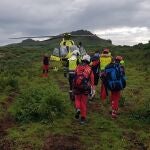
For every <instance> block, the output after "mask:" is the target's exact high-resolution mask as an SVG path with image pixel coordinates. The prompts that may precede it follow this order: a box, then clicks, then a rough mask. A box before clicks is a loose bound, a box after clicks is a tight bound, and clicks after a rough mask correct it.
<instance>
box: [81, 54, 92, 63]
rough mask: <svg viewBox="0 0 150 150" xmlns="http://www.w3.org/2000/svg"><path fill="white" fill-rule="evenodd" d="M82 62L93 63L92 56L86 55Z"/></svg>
mask: <svg viewBox="0 0 150 150" xmlns="http://www.w3.org/2000/svg"><path fill="white" fill-rule="evenodd" d="M82 60H86V61H88V62H90V61H91V57H90V55H87V54H86V55H84V56H83V58H82Z"/></svg>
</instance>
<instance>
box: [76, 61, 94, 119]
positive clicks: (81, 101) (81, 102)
mask: <svg viewBox="0 0 150 150" xmlns="http://www.w3.org/2000/svg"><path fill="white" fill-rule="evenodd" d="M78 67H80V65H78V66H77V68H76V71H75V72H76V73H77V70H78ZM84 68H85V70H84V72H86V74H87V77H88V76H89V84H90V85H91V87H92V88H94V75H93V71H92V70H91V67H90V66H89V65H88V64H86V65H85V66H84ZM88 94H89V92H88V91H85V92H81V91H76V92H75V108H76V109H79V110H80V113H81V118H83V119H85V118H86V116H87V100H88Z"/></svg>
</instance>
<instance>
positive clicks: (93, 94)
mask: <svg viewBox="0 0 150 150" xmlns="http://www.w3.org/2000/svg"><path fill="white" fill-rule="evenodd" d="M95 92H96V91H95V90H94V89H93V90H92V95H91V97H92V98H93V97H94V96H95Z"/></svg>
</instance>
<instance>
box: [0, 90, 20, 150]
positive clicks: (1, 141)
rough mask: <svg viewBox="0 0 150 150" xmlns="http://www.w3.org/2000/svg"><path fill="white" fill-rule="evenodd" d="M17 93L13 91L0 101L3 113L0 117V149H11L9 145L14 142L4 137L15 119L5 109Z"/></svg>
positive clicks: (13, 124)
mask: <svg viewBox="0 0 150 150" xmlns="http://www.w3.org/2000/svg"><path fill="white" fill-rule="evenodd" d="M17 95H18V93H17V92H15V91H13V92H11V93H10V94H9V96H8V97H7V98H6V99H5V100H4V101H3V102H1V103H0V105H1V107H2V108H3V113H4V116H3V118H1V119H0V150H11V147H12V145H13V144H14V143H13V141H9V140H8V139H7V138H6V137H7V129H9V128H11V127H13V126H15V120H14V118H13V117H12V116H11V115H10V113H9V112H8V111H7V110H8V108H9V107H10V106H11V104H12V103H13V102H14V99H15V97H16V96H17Z"/></svg>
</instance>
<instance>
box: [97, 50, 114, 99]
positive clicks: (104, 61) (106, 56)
mask: <svg viewBox="0 0 150 150" xmlns="http://www.w3.org/2000/svg"><path fill="white" fill-rule="evenodd" d="M111 62H112V56H111V53H110V51H109V49H108V48H106V49H104V50H103V52H102V54H101V55H100V78H101V80H102V82H101V89H100V98H101V100H102V102H104V100H105V99H106V97H107V95H108V93H107V88H106V85H105V84H106V83H105V77H104V74H103V73H104V71H105V67H106V66H107V65H108V64H110V63H111Z"/></svg>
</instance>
